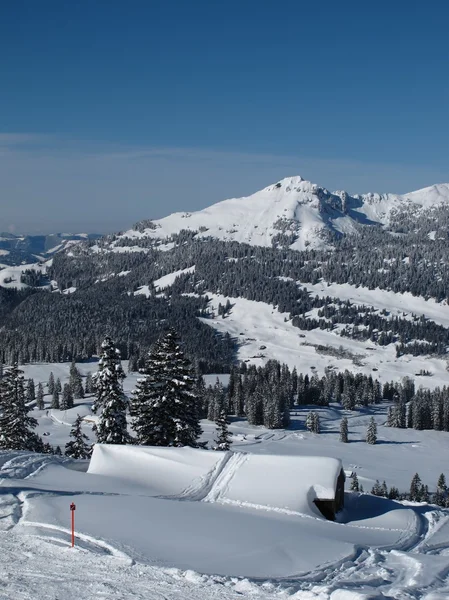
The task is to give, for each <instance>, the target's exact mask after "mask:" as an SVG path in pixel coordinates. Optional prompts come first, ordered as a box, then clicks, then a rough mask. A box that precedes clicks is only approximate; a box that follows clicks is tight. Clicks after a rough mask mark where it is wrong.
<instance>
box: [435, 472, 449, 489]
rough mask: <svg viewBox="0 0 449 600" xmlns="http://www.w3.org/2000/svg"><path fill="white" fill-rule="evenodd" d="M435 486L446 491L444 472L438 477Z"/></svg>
mask: <svg viewBox="0 0 449 600" xmlns="http://www.w3.org/2000/svg"><path fill="white" fill-rule="evenodd" d="M437 487H438V488H439V489H440V490H441V491H442V492H447V486H446V477H445V476H444V473H441V475H440V476H439V477H438V482H437Z"/></svg>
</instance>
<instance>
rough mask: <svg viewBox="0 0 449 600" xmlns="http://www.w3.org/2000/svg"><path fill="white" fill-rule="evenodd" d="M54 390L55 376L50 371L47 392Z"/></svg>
mask: <svg viewBox="0 0 449 600" xmlns="http://www.w3.org/2000/svg"><path fill="white" fill-rule="evenodd" d="M54 391H55V376H54V375H53V371H51V373H50V376H49V378H48V393H49V394H53V392H54Z"/></svg>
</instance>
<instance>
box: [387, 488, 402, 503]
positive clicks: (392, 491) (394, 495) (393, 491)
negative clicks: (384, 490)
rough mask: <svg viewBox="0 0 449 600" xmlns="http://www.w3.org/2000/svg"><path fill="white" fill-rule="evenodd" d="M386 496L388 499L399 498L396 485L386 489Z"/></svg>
mask: <svg viewBox="0 0 449 600" xmlns="http://www.w3.org/2000/svg"><path fill="white" fill-rule="evenodd" d="M388 498H389V499H390V500H397V499H398V498H399V490H398V488H397V487H394V486H391V488H390V489H389V491H388Z"/></svg>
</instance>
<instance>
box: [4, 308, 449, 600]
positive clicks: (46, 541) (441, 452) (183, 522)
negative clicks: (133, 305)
mask: <svg viewBox="0 0 449 600" xmlns="http://www.w3.org/2000/svg"><path fill="white" fill-rule="evenodd" d="M223 321H224V322H225V323H226V322H228V323H229V320H228V319H224V320H223ZM279 325H280V324H279ZM276 326H278V323H276ZM258 331H260V330H258ZM255 333H256V332H255ZM252 343H255V342H252ZM284 343H285V341H284ZM96 366H97V365H96V363H95V362H94V361H92V362H86V363H81V364H79V365H78V367H79V369H80V371H81V373H82V375H83V376H85V375H86V374H87V373H88V372H91V371H93V370H95V369H96ZM317 366H318V365H317ZM69 367H70V365H69V364H63V363H58V364H48V365H38V364H35V365H27V366H26V367H24V369H25V375H26V376H27V377H33V378H34V379H35V382H36V383H37V382H39V381H41V382H44V383H45V382H46V381H48V377H49V374H50V371H52V372H53V373H54V375H55V377H60V378H61V381H62V383H63V384H64V383H65V382H67V380H68V376H69ZM137 377H138V376H137V374H129V375H128V377H127V378H126V379H125V391H126V392H127V393H130V391H131V390H132V389H133V388H134V387H135V382H136V379H137ZM215 377H216V376H213V375H210V376H207V381H208V383H213V382H214V380H215ZM221 377H222V379H223V380H224V381H225V380H226V377H225V376H221ZM436 377H437V375H435V376H434V377H432V378H425V382H427V381H429V379H430V380H432V379H434V378H435V379H436ZM441 379H443V371H441ZM429 383H430V381H429ZM50 402H51V397H50V396H49V395H46V396H45V404H46V406H45V409H44V410H43V411H39V410H36V409H34V410H33V411H32V414H33V416H35V417H36V418H37V419H38V422H39V426H38V431H39V433H40V435H45V438H44V439H46V441H48V442H49V443H50V444H52V445H56V444H60V445H61V446H63V445H64V444H65V443H66V442H67V441H68V436H69V432H70V428H71V424H72V423H73V422H74V420H75V419H76V415H77V414H81V415H83V416H84V417H85V419H86V422H85V424H84V426H83V429H84V431H85V433H86V434H88V435H89V437H90V439H91V440H92V441H94V438H93V435H92V430H91V428H92V422H91V419H92V415H91V409H90V407H91V402H92V399H91V398H89V397H88V398H86V399H83V400H77V401H76V406H75V407H74V408H73V409H71V410H68V411H56V410H52V409H51V408H50ZM310 409H311V407H307V406H305V407H298V408H295V409H294V410H293V411H292V415H291V417H292V423H291V426H290V428H289V429H288V430H285V431H284V430H273V431H268V430H266V429H264V428H263V427H254V426H250V425H248V423H247V422H246V421H245V420H244V419H236V418H234V419H232V423H231V426H230V430H231V431H232V433H233V437H232V439H233V443H232V451H233V452H234V454H233V455H231V456H233V457H235V458H233V461H237V462H238V461H239V460H240V459H239V456H241V455H247V454H248V453H250V454H251V455H257V458H258V460H255V461H254V462H255V464H256V463H260V464H261V467H260V471H261V476H260V477H259V476H258V477H257V478H256V479H254V478H253V475H254V473H251V477H250V478H249V480H248V481H247V482H245V477H244V476H243V475H244V469H243V468H242V465H241V464H240V466H239V465H234V466H239V468H238V469H235V468H230V467H232V465H233V462H230V460H231V459H230V458H229V460H228V467H229V468H226V469H223V470H221V475H223V477H221V478H220V477H218V475H220V472H215V475H216V476H217V477H215V479H214V477H212V478H210V479H209V480H208V478H207V477H205V478H204V477H203V475H204V474H205V473H206V474H209V473H211V471H212V472H213V468H212V467H213V465H215V464H216V463H217V460H218V462H219V461H220V458H219V457H220V453H218V452H210V453H205V454H204V457H205V458H204V468H203V467H202V468H200V469H199V470H197V467H196V466H195V465H194V471H195V472H193V474H192V472H190V473H188V472H187V471H188V469H187V468H186V469H184V468H183V467H182V464H178V467H179V468H178V467H177V468H176V469H174V468H173V467H170V469H167V470H166V476H165V471H164V469H162V470H161V471H160V473H159V475H158V477H157V478H156V476H155V475H154V473H151V472H149V470H148V469H147V468H146V466H145V465H143V464H142V465H139V464H138V463H137V464H136V462H134V464H130V465H128V466H126V467H120V468H117V467H118V466H119V465H116V467H115V468H114V465H113V464H112V465H111V464H110V467H108V468H110V472H109V473H106V472H103V473H99V472H97V473H94V472H93V471H94V470H95V468H94V465H92V466H93V468H92V469H91V471H92V472H91V473H87V472H86V471H87V469H88V466H89V463H88V462H87V461H73V460H69V459H65V458H57V457H52V456H42V455H35V454H30V453H18V452H3V453H0V564H1V568H0V599H1V600H3V599H10V598H11V599H16V598H17V599H19V600H31V599H33V600H35V599H36V598H39V599H40V598H49V599H55V600H56V599H58V600H72V599H75V598H77V599H79V598H83V599H85V598H86V599H90V598H92V599H93V598H111V599H113V600H115V599H118V598H120V599H128V598H129V599H131V600H133V599H135V598H139V599H145V600H148V599H149V600H153V599H158V600H159V599H164V598H165V599H168V600H178V599H179V600H180V599H181V598H182V599H184V598H185V599H192V600H197V599H198V600H200V599H201V600H206V599H209V598H211V599H214V598H216V599H220V600H221V599H223V600H227V599H228V598H229V599H231V598H242V597H249V598H257V599H259V598H260V599H263V600H264V599H265V598H274V597H278V598H294V599H300V600H368V599H371V600H372V599H374V598H376V599H381V598H389V599H391V598H395V599H397V600H402V599H405V600H407V599H411V598H413V599H416V598H423V599H425V600H442V599H443V598H445V599H447V598H449V577H448V574H449V512H447V511H444V510H439V509H437V508H436V507H434V506H427V505H406V504H404V505H403V504H401V503H396V502H392V501H388V500H384V499H381V498H375V497H373V496H370V495H368V494H361V495H359V494H351V493H349V492H347V493H346V499H345V500H346V506H345V510H344V511H343V512H342V513H341V515H339V522H337V523H330V522H327V521H325V520H324V519H323V518H321V517H320V516H319V515H318V514H314V513H311V512H310V511H309V510H307V509H305V508H301V507H298V506H297V505H296V506H293V507H292V505H290V506H288V504H287V503H285V504H286V506H284V507H283V506H282V504H281V503H279V502H278V500H279V497H278V494H277V493H276V492H277V491H278V490H275V489H272V488H271V487H269V486H268V487H267V488H265V489H264V481H265V479H266V478H265V475H266V472H268V471H265V470H264V469H263V464H262V463H263V460H264V458H263V457H264V456H267V455H270V456H272V457H273V463H276V459H277V457H279V458H282V457H291V456H298V457H301V458H302V459H305V458H307V457H309V456H310V457H313V456H322V457H338V458H341V459H342V461H343V465H344V468H345V470H347V471H349V472H350V471H355V472H357V475H358V478H359V481H360V482H361V483H362V484H363V486H364V488H365V490H367V491H368V490H370V489H371V487H372V485H373V483H374V481H375V480H376V479H379V480H380V481H382V480H384V479H385V481H386V483H387V485H388V486H392V485H395V486H397V487H399V489H400V490H401V491H405V490H407V489H408V487H409V485H410V480H411V477H412V475H413V474H414V473H415V472H416V471H417V472H418V473H419V474H420V476H421V478H422V480H423V483H424V484H427V485H428V486H429V489H430V491H431V492H433V491H435V484H436V481H437V478H438V475H439V474H440V473H441V472H445V474H446V476H448V475H449V473H448V471H447V455H448V452H449V434H448V433H446V432H436V431H415V430H398V429H391V428H388V427H385V426H384V423H385V420H386V412H387V409H388V403H383V404H381V405H377V406H374V407H369V408H367V409H363V410H360V411H353V412H351V411H345V410H344V409H342V407H341V406H339V405H331V406H330V407H329V408H327V409H322V408H319V407H318V408H317V407H315V409H316V410H317V412H318V413H319V415H320V420H321V428H322V433H321V434H320V435H315V434H311V433H309V432H307V431H306V429H305V419H306V415H307V413H308V411H309V410H310ZM342 416H346V417H347V418H348V421H349V439H350V443H349V444H342V443H340V442H339V441H338V431H339V423H340V420H341V418H342ZM371 416H374V418H375V420H376V422H377V425H378V443H377V444H376V445H375V446H370V445H368V444H366V443H365V441H364V438H365V433H366V427H367V423H368V421H369V419H370V418H371ZM202 428H203V430H204V434H203V437H202V439H203V440H204V441H207V442H208V443H209V444H211V442H212V440H213V439H214V437H215V425H214V424H213V423H211V422H209V421H206V420H204V421H202ZM217 455H218V458H217ZM109 462H110V463H111V461H109ZM178 463H179V461H178ZM237 473H239V476H236V474H237ZM229 475H232V477H229ZM156 479H157V481H156ZM292 479H293V478H292ZM192 481H193V482H195V485H192ZM156 483H157V486H156ZM161 484H163V485H164V486H165V487H163V488H161V487H160V486H161ZM256 485H257V486H260V487H259V490H260V491H258V490H257V489H255V486H256ZM296 485H297V482H296V481H292V488H294V487H295V486H296ZM346 488H347V489H348V488H349V479H348V480H347V486H346ZM217 492H218V493H217ZM262 492H263V493H264V494H265V493H266V494H267V496H265V497H262ZM252 494H254V496H253V497H252V496H251V495H252ZM271 495H273V497H276V502H275V501H274V500H272V499H271V500H270V499H269V496H271ZM72 501H74V502H75V503H76V505H77V510H76V531H77V541H76V544H77V545H76V548H75V549H74V550H72V549H71V548H70V538H69V527H70V512H69V505H70V503H71V502H72ZM292 508H293V510H292Z"/></svg>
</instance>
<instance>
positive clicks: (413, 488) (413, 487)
mask: <svg viewBox="0 0 449 600" xmlns="http://www.w3.org/2000/svg"><path fill="white" fill-rule="evenodd" d="M421 485H422V482H421V477H420V476H419V475H418V473H415V474H414V475H413V478H412V481H411V483H410V500H411V501H412V502H420V500H421Z"/></svg>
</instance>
